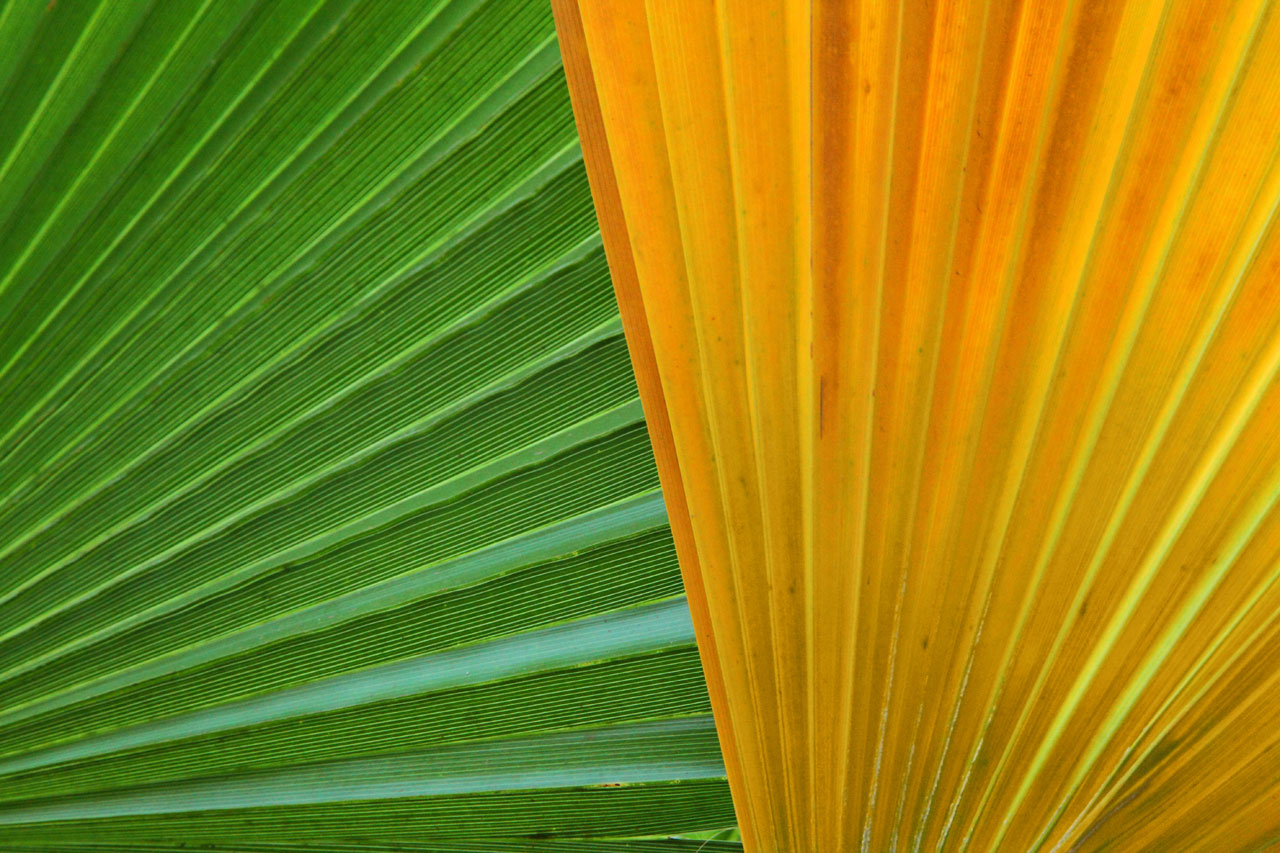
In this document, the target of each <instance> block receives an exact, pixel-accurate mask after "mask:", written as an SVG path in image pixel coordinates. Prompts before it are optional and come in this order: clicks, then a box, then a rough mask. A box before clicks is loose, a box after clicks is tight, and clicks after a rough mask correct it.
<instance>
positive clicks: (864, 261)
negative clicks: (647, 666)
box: [555, 0, 1280, 851]
mask: <svg viewBox="0 0 1280 853" xmlns="http://www.w3.org/2000/svg"><path fill="white" fill-rule="evenodd" d="M555 5H556V9H557V16H558V21H559V25H560V29H561V38H562V43H563V45H564V47H565V53H566V68H567V70H568V73H569V80H570V84H571V88H572V90H573V94H574V103H575V109H576V112H577V115H578V121H579V123H580V125H581V127H582V139H583V145H584V150H585V151H586V155H587V165H588V169H589V172H590V174H591V177H592V181H593V185H594V187H595V190H596V201H597V206H598V207H599V209H600V221H601V224H602V230H603V233H604V239H605V244H606V248H607V249H608V251H609V255H610V261H611V266H612V268H613V270H614V274H615V277H617V278H618V279H619V295H620V298H621V300H622V303H623V318H624V321H626V322H627V324H628V334H629V335H630V336H632V337H633V338H634V339H635V340H637V341H644V342H647V344H648V348H647V350H646V351H645V352H644V357H643V358H637V359H636V367H637V374H638V376H639V382H640V389H641V393H642V396H643V397H645V404H646V407H647V409H648V411H649V414H650V421H651V425H652V431H653V434H654V442H655V449H656V456H657V459H658V464H659V467H660V468H663V469H664V470H663V471H662V474H663V477H664V484H673V485H674V484H678V485H679V487H680V494H679V495H677V494H676V493H675V491H674V490H673V489H671V488H669V489H668V490H667V494H668V508H669V509H670V511H671V514H672V526H673V529H674V530H675V531H676V533H677V542H678V543H679V542H680V541H681V540H682V539H685V540H687V544H686V545H685V547H684V549H683V550H682V554H681V556H682V558H683V559H684V560H685V563H686V567H687V568H688V569H689V571H690V574H691V575H692V578H691V581H690V582H689V583H688V584H687V588H688V590H689V595H690V605H691V612H692V613H693V616H694V620H695V624H696V625H697V627H698V630H699V638H700V642H701V644H702V646H703V648H704V650H706V651H707V652H708V653H709V656H710V658H711V659H712V660H711V661H710V662H709V663H708V665H707V680H708V686H709V688H710V696H711V699H712V701H713V705H714V706H715V712H716V717H717V722H718V723H719V726H720V732H721V740H722V743H723V744H724V749H725V760H726V765H727V769H728V778H729V780H730V783H731V784H732V786H733V788H734V794H735V801H736V802H737V803H738V806H739V815H740V818H741V824H742V831H743V835H744V838H745V839H746V842H747V846H748V848H750V849H759V850H767V851H799V850H806V851H807V850H819V851H845V850H863V851H881V850H899V849H912V850H923V849H928V850H959V849H971V848H972V849H982V850H996V849H998V850H1014V851H1024V850H1051V849H1052V850H1068V849H1070V850H1162V851H1163V850H1202V851H1224V850H1261V849H1274V847H1275V845H1276V844H1277V842H1278V841H1280V784H1278V780H1280V740H1278V739H1280V729H1278V728H1277V727H1276V725H1275V708H1276V707H1277V702H1280V666H1278V662H1280V652H1278V646H1277V643H1278V642H1280V620H1277V618H1276V617H1277V614H1278V613H1280V608H1278V606H1277V605H1280V585H1277V581H1278V580H1280V571H1277V565H1278V564H1277V558H1278V555H1280V506H1278V503H1280V442H1277V440H1276V436H1277V434H1278V433H1280V291H1278V290H1277V286H1276V282H1277V276H1278V273H1280V226H1278V225H1277V210H1278V209H1280V133H1277V128H1280V100H1277V98H1276V93H1277V91H1280V9H1278V8H1277V5H1276V4H1275V3H1274V2H1270V1H1269V0H1246V2H1233V0H1223V2H1218V0H1194V2H1167V3H1165V2H1151V0H1133V2H1114V3H1077V2H1071V0H1061V2H1060V1H1059V0H1036V2H1003V1H1002V0H994V2H992V0H972V2H971V1H970V0H946V2H936V3H933V2H929V3H903V2H884V1H883V0H860V2H852V0H851V2H809V0H759V2H741V3H735V2H729V0H726V2H716V3H708V2H702V0H670V2H656V1H655V0H648V2H646V0H614V2H608V3H601V2H587V0H556V4H555ZM668 469H670V470H668ZM686 507H687V509H686ZM681 512H683V517H681ZM685 531H687V532H685ZM686 552H687V553H686ZM703 637H705V638H707V639H706V641H705V642H703V640H702V638H703Z"/></svg>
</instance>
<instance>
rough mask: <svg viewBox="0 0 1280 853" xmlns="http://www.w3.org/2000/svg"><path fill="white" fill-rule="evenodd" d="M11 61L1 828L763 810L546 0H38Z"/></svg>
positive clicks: (574, 844)
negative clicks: (646, 395) (749, 783)
mask: <svg viewBox="0 0 1280 853" xmlns="http://www.w3.org/2000/svg"><path fill="white" fill-rule="evenodd" d="M0 91H2V92H3V95H0V847H4V846H6V845H7V846H8V847H10V848H12V849H23V850H57V851H75V850H121V851H126V850H127V851H140V850H157V851H159V850H170V849H179V848H180V847H181V848H182V849H189V848H190V847H193V846H199V847H201V849H219V850H240V851H248V850H253V851H262V853H267V851H283V850H294V849H306V850H315V851H323V850H339V849H340V850H343V851H352V850H356V849H369V850H391V849H395V850H413V851H422V853H427V851H457V853H462V851H494V853H498V852H499V851H501V853H615V851H616V853H662V851H686V853H691V851H694V850H701V851H705V853H711V851H715V853H728V851H733V850H740V849H741V845H740V844H738V843H736V842H720V841H708V840H681V839H672V840H669V839H667V838H665V837H652V836H667V835H674V834H682V833H686V832H690V833H691V832H695V831H698V830H710V829H716V828H722V827H726V826H732V825H733V824H734V813H733V805H732V801H731V799H730V793H729V788H728V784H727V782H726V781H725V778H724V776H725V771H724V768H723V763H722V759H721V753H720V748H719V745H718V743H717V739H716V732H715V727H714V721H713V719H712V717H711V711H710V704H709V699H708V694H707V691H706V688H705V686H704V682H703V676H702V672H701V667H700V664H699V659H698V651H697V648H696V646H695V643H694V634H693V627H692V623H691V621H690V617H689V613H688V607H687V605H686V603H685V599H684V597H683V591H682V587H681V577H680V567H679V565H678V562H677V559H676V554H675V550H674V545H673V540H672V536H671V533H670V531H669V528H668V524H667V520H666V512H665V509H664V504H663V499H662V495H661V492H660V490H659V480H658V475H657V472H656V469H655V466H654V461H653V456H652V451H651V448H650V442H649V439H648V436H647V433H646V429H645V424H644V419H643V415H642V412H641V408H640V403H639V401H638V398H637V391H636V385H635V380H634V377H633V374H632V369H631V366H630V361H629V358H628V352H627V344H626V340H625V338H624V336H623V331H622V327H621V324H620V321H619V318H618V308H617V303H616V300H615V297H614V294H613V288H612V285H611V282H610V278H609V272H608V267H607V264H606V259H605V255H604V252H603V249H602V246H601V241H600V237H599V233H598V228H597V224H596V218H595V214H594V211H593V208H592V203H591V196H590V189H589V186H588V182H587V177H586V173H585V170H584V167H583V163H582V156H581V152H580V149H579V146H578V141H577V134H576V130H575V127H574V120H573V113H572V109H571V104H570V100H569V94H568V91H567V88H566V85H565V79H564V74H563V71H562V68H561V61H560V52H559V48H558V45H557V42H556V36H555V28H554V21H553V18H552V13H551V10H550V8H549V7H548V6H547V5H546V4H545V0H430V1H428V0H424V2H402V0H201V2H195V0H192V2H186V0H155V2H144V0H137V2H135V0H128V2H123V0H98V2H89V0H59V2H48V0H8V2H7V3H4V4H3V8H2V10H0Z"/></svg>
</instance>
